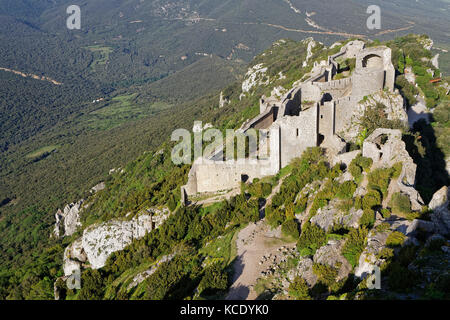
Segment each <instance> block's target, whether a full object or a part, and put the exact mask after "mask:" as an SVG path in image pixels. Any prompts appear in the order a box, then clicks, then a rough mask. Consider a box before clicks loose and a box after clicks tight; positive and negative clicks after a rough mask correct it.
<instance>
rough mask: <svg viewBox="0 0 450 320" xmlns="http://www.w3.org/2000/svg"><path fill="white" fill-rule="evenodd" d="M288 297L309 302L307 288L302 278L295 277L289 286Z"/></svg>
mask: <svg viewBox="0 0 450 320" xmlns="http://www.w3.org/2000/svg"><path fill="white" fill-rule="evenodd" d="M288 292H289V295H290V296H291V297H293V298H294V299H296V300H310V299H311V297H310V295H309V287H308V284H307V283H306V281H305V279H303V278H302V277H299V276H297V277H295V278H294V281H292V283H291V284H290V285H289V290H288Z"/></svg>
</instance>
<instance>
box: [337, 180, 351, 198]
mask: <svg viewBox="0 0 450 320" xmlns="http://www.w3.org/2000/svg"><path fill="white" fill-rule="evenodd" d="M355 191H356V184H355V183H354V182H353V181H346V182H344V183H343V184H341V185H340V186H339V188H338V191H337V193H336V197H338V198H340V199H351V198H353V194H354V193H355Z"/></svg>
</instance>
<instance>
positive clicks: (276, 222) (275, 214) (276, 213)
mask: <svg viewBox="0 0 450 320" xmlns="http://www.w3.org/2000/svg"><path fill="white" fill-rule="evenodd" d="M285 220H286V215H285V213H284V211H283V210H282V209H280V208H273V207H272V206H268V207H267V208H266V221H267V223H268V224H269V226H271V227H272V228H277V227H278V226H280V225H281V224H282V223H283V222H284V221H285Z"/></svg>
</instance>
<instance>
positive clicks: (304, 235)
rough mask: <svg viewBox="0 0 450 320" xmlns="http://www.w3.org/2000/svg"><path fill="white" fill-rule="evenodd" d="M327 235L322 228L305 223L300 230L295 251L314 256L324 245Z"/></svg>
mask: <svg viewBox="0 0 450 320" xmlns="http://www.w3.org/2000/svg"><path fill="white" fill-rule="evenodd" d="M326 242H327V234H326V232H325V231H324V230H322V228H320V227H319V226H317V225H315V224H311V223H310V222H307V223H306V224H305V226H304V227H303V229H302V232H301V234H300V239H299V240H298V242H297V250H298V251H299V252H300V253H307V252H309V254H314V253H315V252H316V250H317V249H319V248H320V247H322V246H323V245H325V244H326Z"/></svg>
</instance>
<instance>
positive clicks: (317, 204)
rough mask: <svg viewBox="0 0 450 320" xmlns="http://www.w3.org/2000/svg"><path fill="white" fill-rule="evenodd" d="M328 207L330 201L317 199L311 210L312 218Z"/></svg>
mask: <svg viewBox="0 0 450 320" xmlns="http://www.w3.org/2000/svg"><path fill="white" fill-rule="evenodd" d="M326 205H328V200H326V199H320V198H319V197H316V198H315V199H314V202H313V204H312V206H311V210H309V212H310V214H311V216H313V215H315V214H316V213H317V211H318V210H319V209H320V208H323V207H325V206H326Z"/></svg>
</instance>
